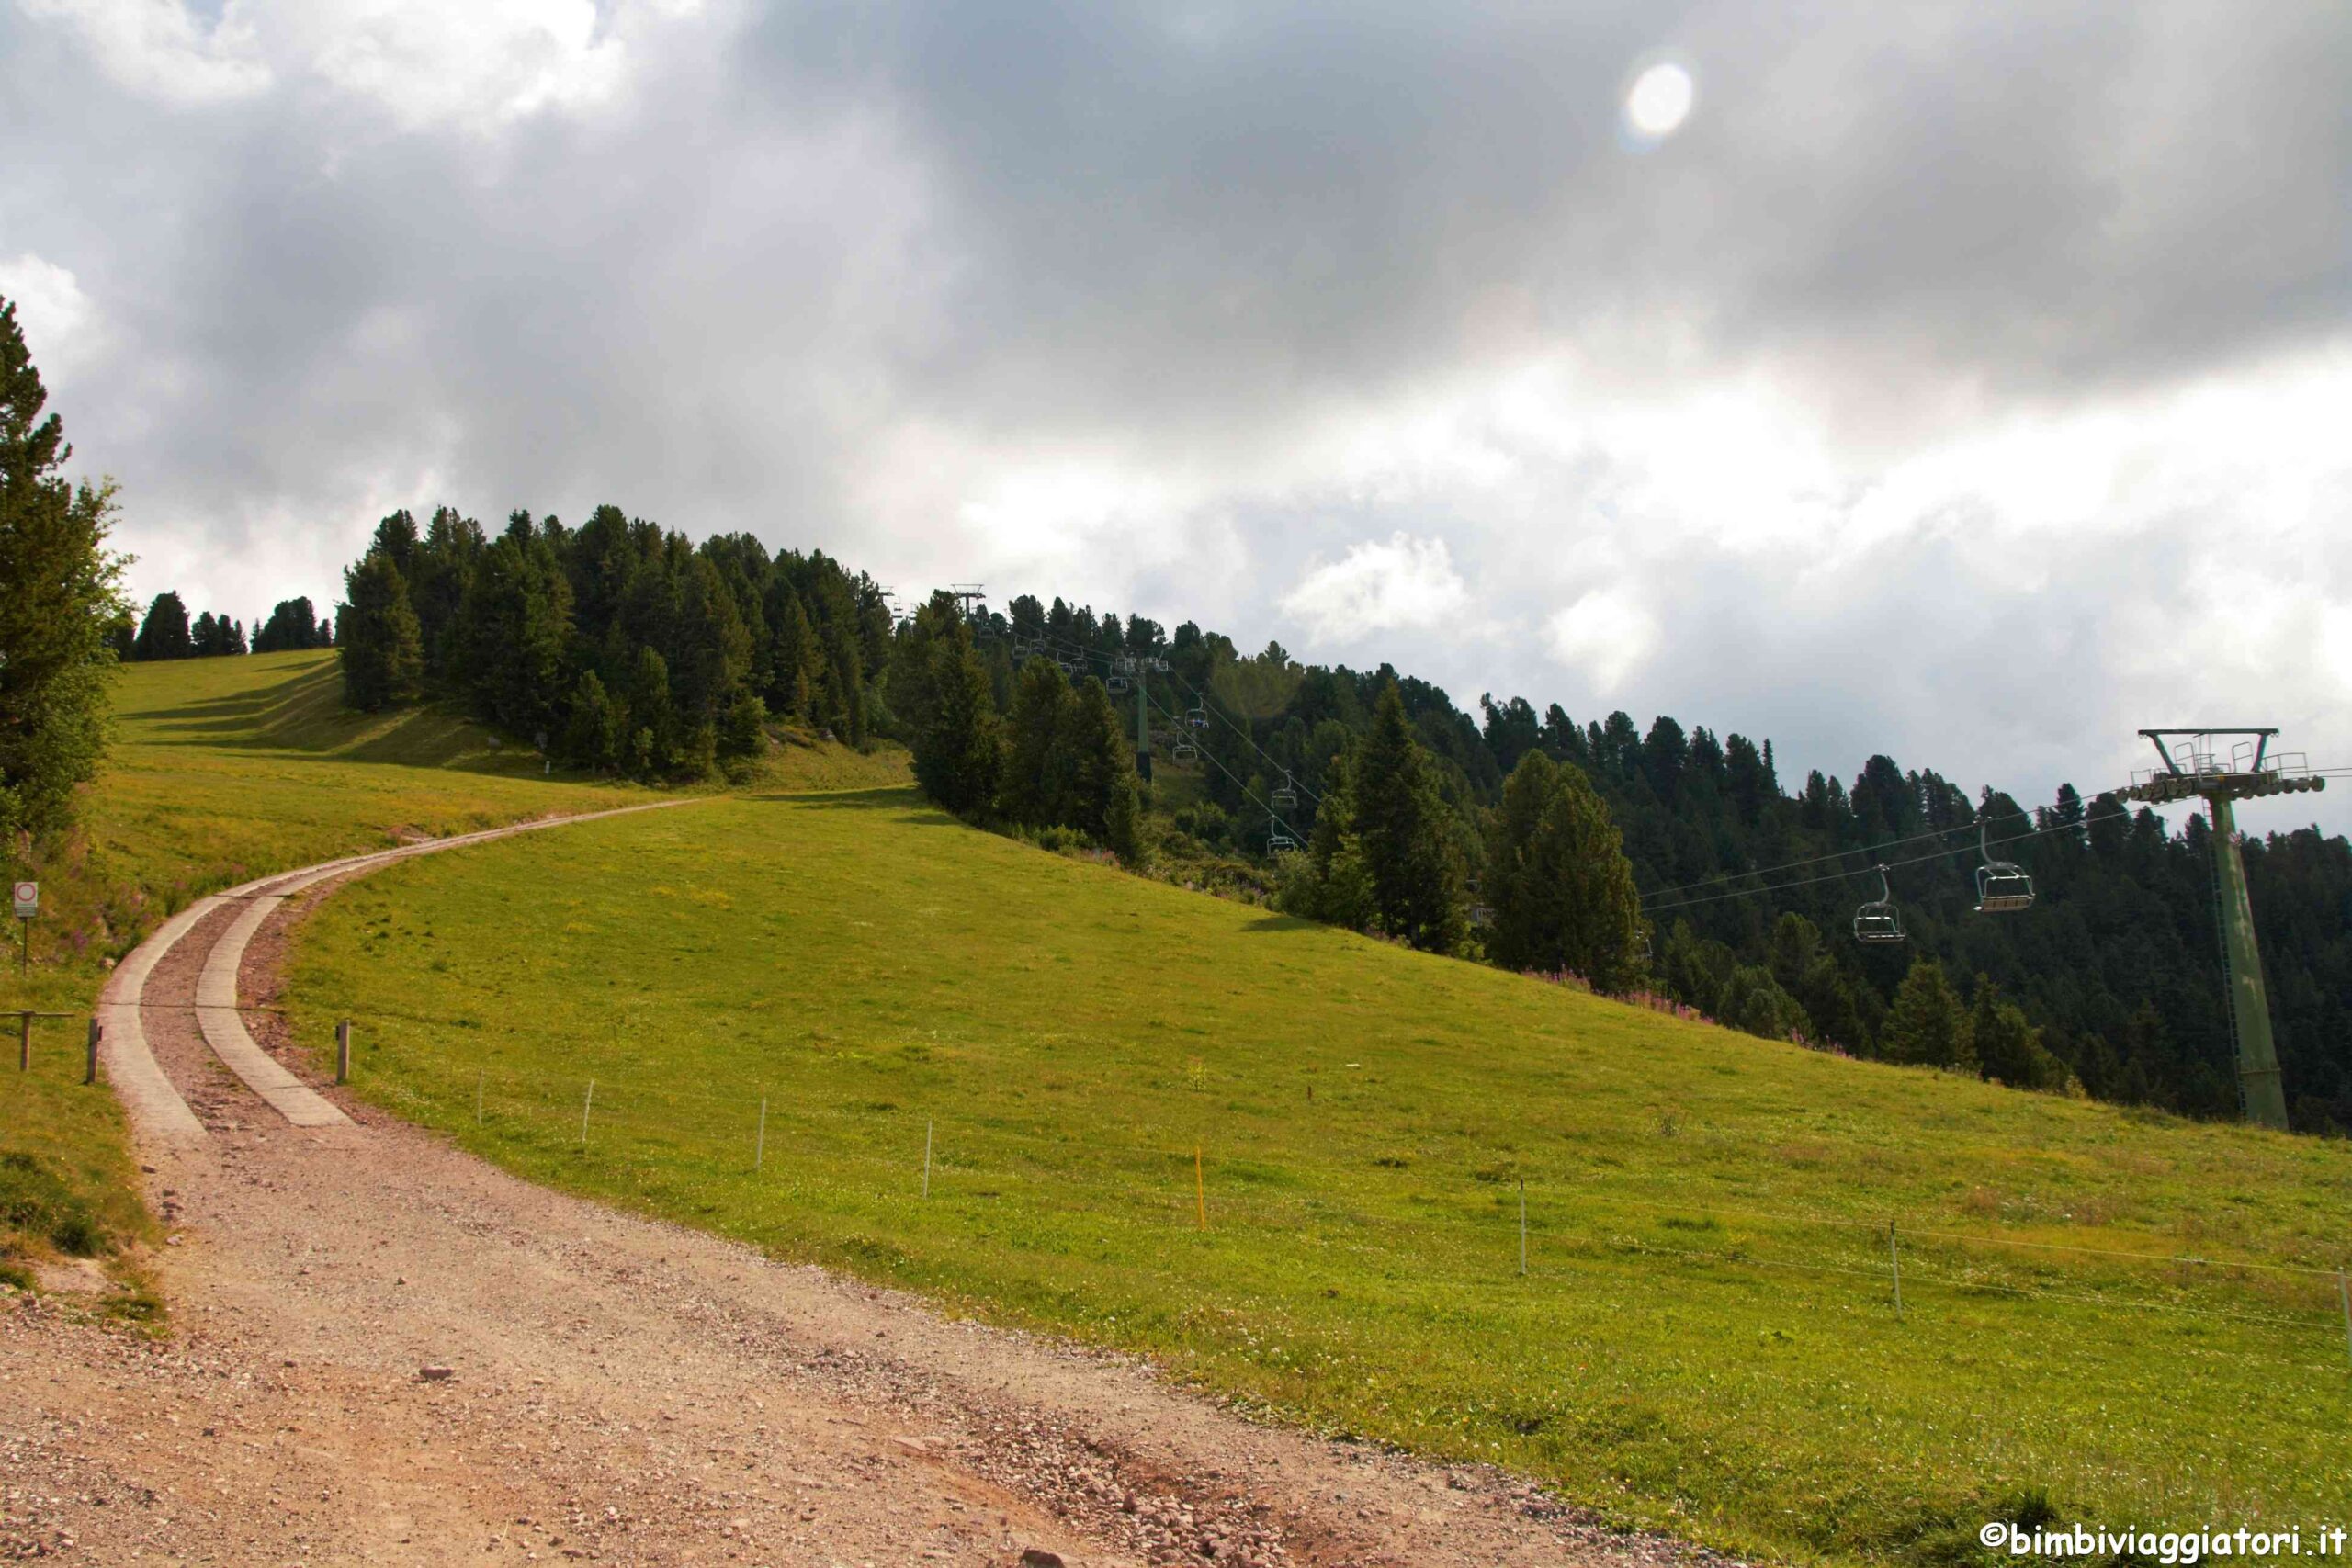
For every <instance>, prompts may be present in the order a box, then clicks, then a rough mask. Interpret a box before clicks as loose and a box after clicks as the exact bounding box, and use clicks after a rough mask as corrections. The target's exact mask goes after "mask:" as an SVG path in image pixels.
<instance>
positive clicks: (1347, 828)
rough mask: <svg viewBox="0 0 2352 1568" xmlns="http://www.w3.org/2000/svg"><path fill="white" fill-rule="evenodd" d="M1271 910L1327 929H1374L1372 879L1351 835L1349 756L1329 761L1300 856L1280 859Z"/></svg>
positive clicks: (1352, 795) (1358, 844) (1352, 801)
mask: <svg viewBox="0 0 2352 1568" xmlns="http://www.w3.org/2000/svg"><path fill="white" fill-rule="evenodd" d="M1281 870H1282V881H1281V884H1280V886H1279V887H1278V889H1277V890H1276V893H1275V897H1274V907H1275V908H1278V909H1281V910H1282V911H1283V913H1284V914H1290V915H1299V916H1303V917H1304V918H1306V919H1310V920H1321V921H1323V922H1324V923H1326V924H1327V925H1334V926H1345V927H1346V928H1347V929H1348V930H1350V931H1365V930H1369V929H1370V928H1371V925H1372V923H1373V919H1374V914H1373V903H1372V876H1371V874H1370V872H1369V871H1367V870H1366V868H1365V866H1364V860H1363V844H1362V843H1361V842H1360V841H1359V840H1357V838H1356V833H1355V793H1354V773H1353V771H1352V770H1351V767H1350V764H1349V758H1348V754H1347V753H1346V752H1345V751H1341V752H1340V754H1339V755H1337V756H1335V757H1334V758H1333V759H1332V761H1331V766H1330V768H1329V770H1328V771H1327V772H1326V773H1324V775H1323V798H1322V800H1321V802H1320V803H1318V804H1317V807H1315V827H1314V829H1313V830H1312V831H1311V832H1309V833H1308V835H1307V840H1306V850H1305V851H1304V852H1300V853H1298V854H1295V855H1288V856H1284V857H1283V866H1282V868H1281Z"/></svg>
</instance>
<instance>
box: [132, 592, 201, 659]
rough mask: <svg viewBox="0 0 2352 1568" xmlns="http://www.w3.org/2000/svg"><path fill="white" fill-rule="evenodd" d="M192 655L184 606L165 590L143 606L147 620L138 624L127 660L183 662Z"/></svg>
mask: <svg viewBox="0 0 2352 1568" xmlns="http://www.w3.org/2000/svg"><path fill="white" fill-rule="evenodd" d="M195 653H196V637H195V634H194V633H193V632H192V631H190V630H189V627H188V620H187V604H184V603H182V602H181V600H180V596H179V595H178V594H176V593H174V592H169V591H168V590H167V591H165V592H162V593H158V594H156V595H155V597H154V599H153V601H151V602H150V603H149V604H148V606H147V618H146V619H145V620H143V621H141V622H140V623H139V636H138V638H137V639H136V640H135V641H133V642H132V644H131V645H130V657H131V658H133V659H136V660H141V661H144V660H151V659H187V658H191V657H193V656H194V655H195Z"/></svg>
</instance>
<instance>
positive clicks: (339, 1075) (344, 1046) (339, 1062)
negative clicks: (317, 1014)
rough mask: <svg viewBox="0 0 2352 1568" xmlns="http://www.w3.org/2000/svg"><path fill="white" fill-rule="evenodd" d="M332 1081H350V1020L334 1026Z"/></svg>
mask: <svg viewBox="0 0 2352 1568" xmlns="http://www.w3.org/2000/svg"><path fill="white" fill-rule="evenodd" d="M334 1081H335V1082H337V1083H349V1082H350V1081H351V1020H349V1019H347V1018H346V1019H345V1020H343V1021H341V1022H340V1023H337V1024H336V1025H335V1026H334Z"/></svg>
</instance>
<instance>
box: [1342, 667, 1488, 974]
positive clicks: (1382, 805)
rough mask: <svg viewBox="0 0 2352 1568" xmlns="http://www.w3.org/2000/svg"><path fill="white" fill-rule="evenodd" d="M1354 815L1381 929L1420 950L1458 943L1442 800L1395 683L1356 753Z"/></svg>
mask: <svg viewBox="0 0 2352 1568" xmlns="http://www.w3.org/2000/svg"><path fill="white" fill-rule="evenodd" d="M1354 815H1355V823H1354V826H1355V832H1356V837H1357V839H1358V840H1359V841H1360V843H1361V844H1362V846H1363V860H1364V866H1365V869H1366V871H1367V872H1368V873H1369V874H1370V877H1371V883H1372V904H1373V911H1374V918H1375V919H1376V920H1377V922H1378V924H1379V926H1380V929H1381V930H1382V931H1385V932H1386V933H1387V934H1388V935H1390V936H1394V937H1398V938H1401V939H1402V940H1404V941H1405V942H1409V943H1410V944H1412V945H1413V946H1415V947H1418V948H1420V949H1422V950H1423V951H1425V952H1430V953H1450V952H1452V951H1453V949H1455V948H1456V947H1458V946H1460V945H1461V942H1462V939H1463V935H1464V928H1465V925H1466V919H1465V915H1466V911H1465V908H1464V896H1463V873H1462V864H1461V861H1460V859H1459V857H1458V855H1457V853H1456V852H1455V850H1454V847H1453V837H1452V835H1451V834H1450V833H1449V832H1448V831H1447V827H1446V822H1445V816H1446V807H1445V803H1444V801H1443V800H1442V799H1441V798H1439V795H1438V792H1437V782H1436V780H1435V779H1434V778H1433V777H1431V775H1430V767H1429V762H1428V759H1427V757H1426V756H1425V755H1424V753H1423V752H1422V750H1421V745H1420V742H1419V740H1417V739H1414V736H1413V731H1412V727H1411V726H1410V725H1409V724H1408V722H1407V721H1406V718H1405V704H1404V699H1403V697H1402V696H1401V695H1400V694H1398V692H1397V683H1396V682H1394V681H1391V682H1388V683H1386V684H1385V685H1384V686H1383V687H1382V688H1381V692H1380V696H1379V699H1378V700H1377V701H1376V702H1375V703H1374V705H1373V716H1372V732H1371V733H1370V734H1369V735H1367V736H1365V737H1364V738H1363V741H1362V742H1361V743H1360V744H1359V746H1358V748H1357V758H1356V763H1355V793H1354Z"/></svg>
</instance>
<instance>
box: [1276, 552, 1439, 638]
mask: <svg viewBox="0 0 2352 1568" xmlns="http://www.w3.org/2000/svg"><path fill="white" fill-rule="evenodd" d="M1468 603H1469V593H1468V592H1467V591H1466V590H1465V589H1464V587H1463V584H1462V579H1461V577H1460V575H1459V574H1457V573H1456V572H1455V571H1454V570H1453V551H1452V550H1450V549H1449V548H1448V547H1446V543H1445V541H1444V540H1443V539H1417V538H1415V537H1413V536H1411V535H1409V534H1407V533H1404V532H1403V531H1401V530H1400V531H1398V532H1397V533H1396V534H1395V535H1393V536H1390V538H1389V539H1388V542H1387V543H1385V544H1380V543H1376V542H1374V541H1373V540H1370V539H1367V540H1364V541H1363V543H1361V544H1357V545H1354V546H1352V547H1350V548H1349V550H1348V553H1347V555H1346V557H1345V558H1342V559H1340V560H1336V561H1332V562H1330V563H1329V564H1328V565H1323V566H1317V567H1316V568H1314V569H1313V570H1310V571H1308V572H1307V574H1306V576H1305V577H1303V578H1301V579H1300V580H1299V581H1298V585H1297V586H1296V587H1295V588H1293V589H1292V590H1291V591H1290V592H1288V593H1287V594H1285V595H1283V602H1282V607H1283V613H1284V614H1286V615H1292V616H1294V617H1295V618H1297V619H1299V620H1302V621H1305V622H1306V624H1307V626H1308V627H1309V629H1310V630H1312V631H1313V633H1314V634H1315V636H1316V637H1318V638H1321V639H1322V640H1324V641H1327V642H1335V643H1348V642H1355V641H1360V640H1361V639H1362V638H1363V637H1364V635H1365V634H1366V633H1369V632H1379V631H1394V630H1397V629H1399V628H1407V627H1416V628H1430V627H1435V626H1440V625H1441V624H1442V623H1444V622H1445V621H1447V620H1449V619H1452V618H1453V617H1455V616H1457V615H1460V614H1461V613H1462V612H1463V610H1464V606H1465V605H1466V604H1468Z"/></svg>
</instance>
